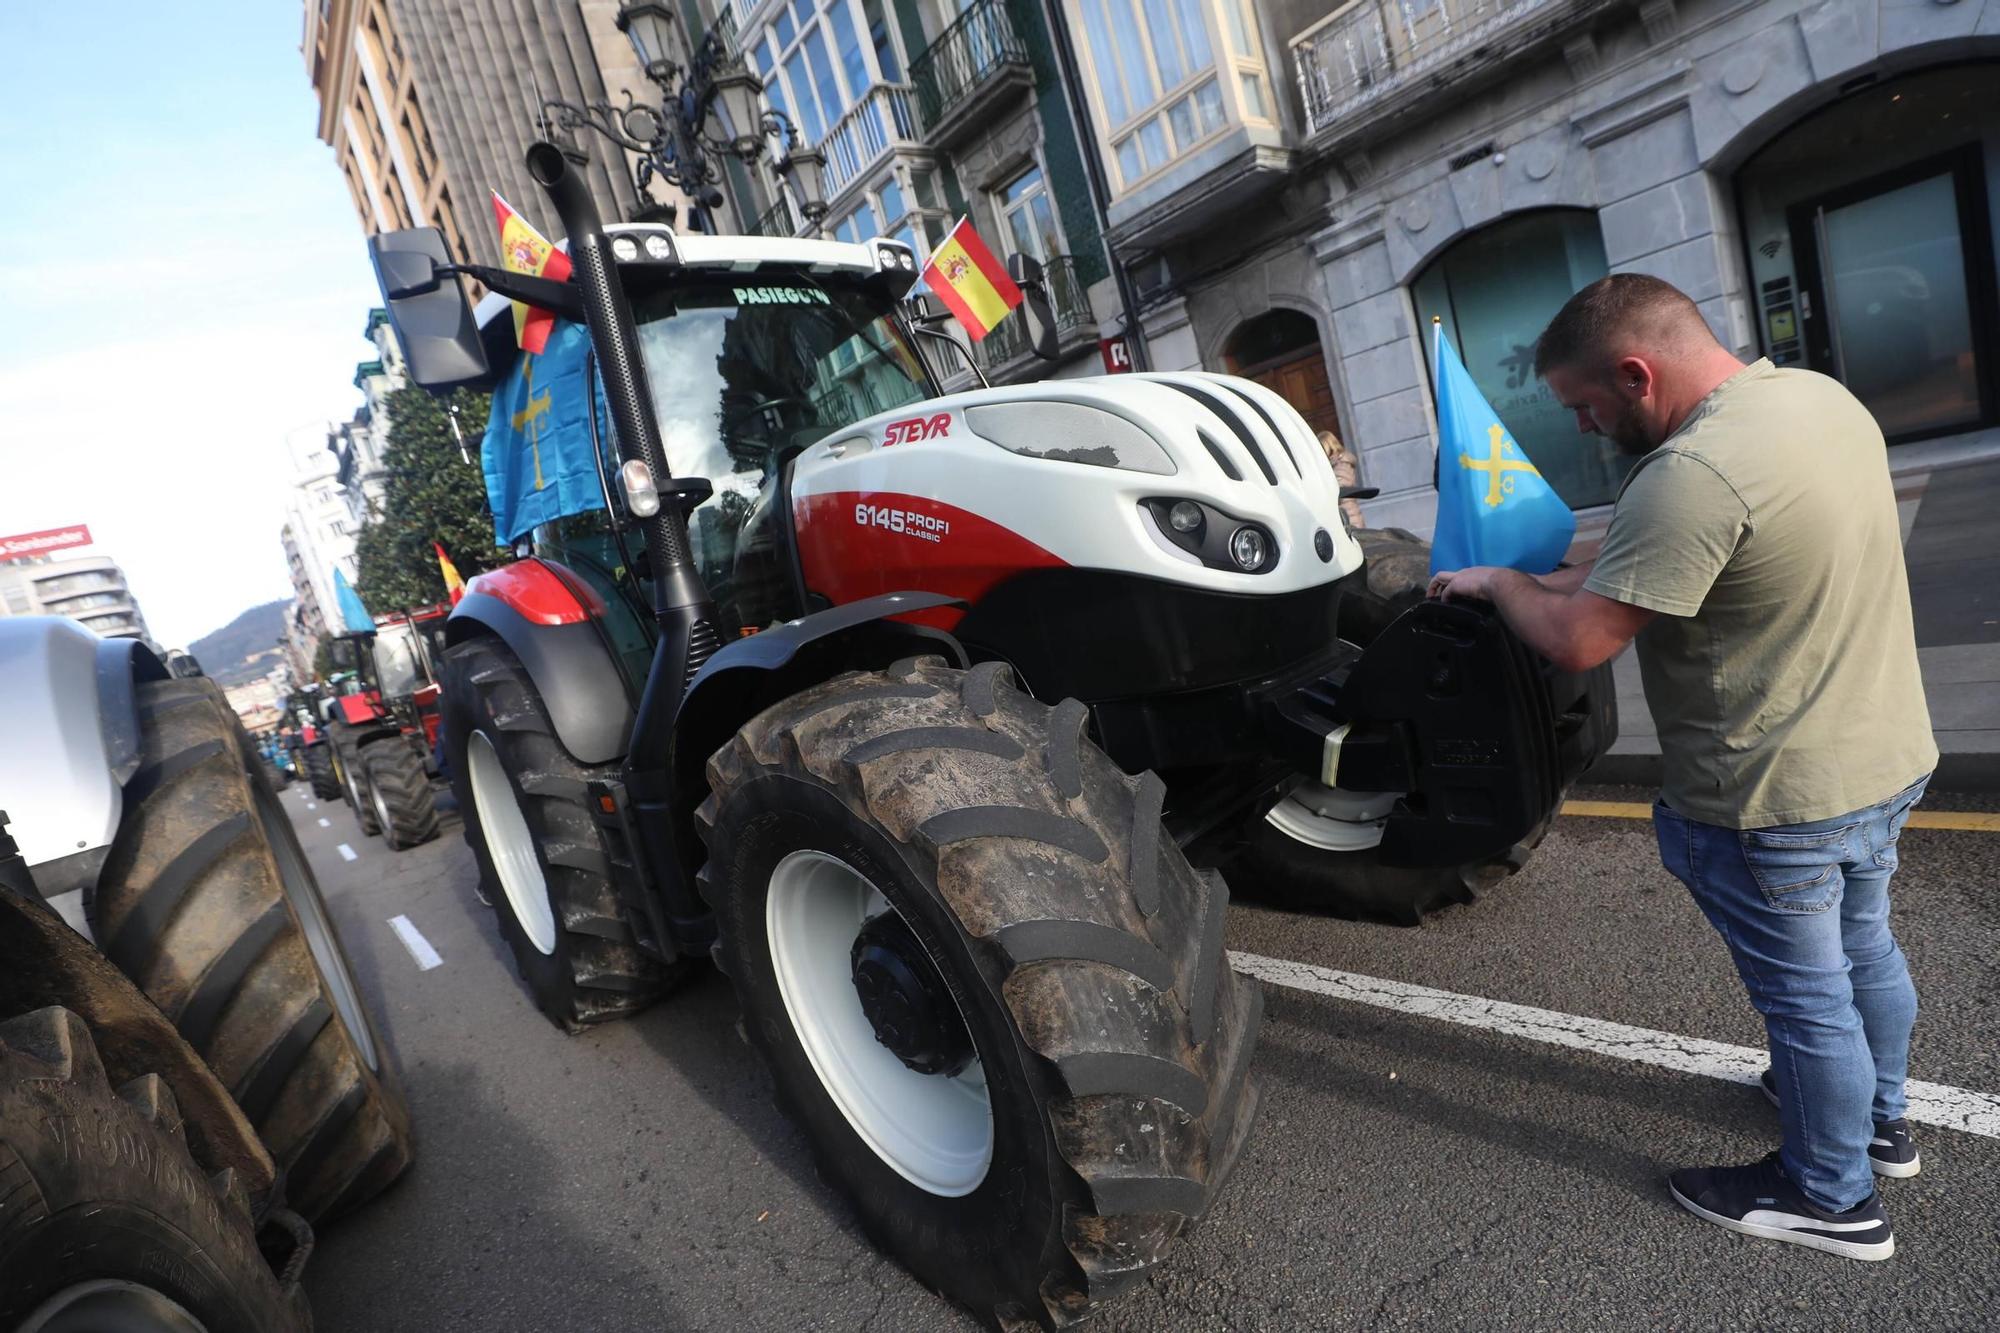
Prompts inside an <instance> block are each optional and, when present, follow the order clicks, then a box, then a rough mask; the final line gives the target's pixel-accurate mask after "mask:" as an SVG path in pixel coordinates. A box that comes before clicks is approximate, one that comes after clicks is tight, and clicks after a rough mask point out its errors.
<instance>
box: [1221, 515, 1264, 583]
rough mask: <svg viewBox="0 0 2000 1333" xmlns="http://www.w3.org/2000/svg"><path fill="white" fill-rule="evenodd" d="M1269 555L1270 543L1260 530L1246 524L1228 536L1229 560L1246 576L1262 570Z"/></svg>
mask: <svg viewBox="0 0 2000 1333" xmlns="http://www.w3.org/2000/svg"><path fill="white" fill-rule="evenodd" d="M1270 555H1271V541H1270V539H1269V538H1268V537H1266V536H1265V535H1264V530H1263V529H1262V528H1259V527H1255V526H1252V525H1250V524H1247V523H1246V524H1245V525H1244V526H1242V527H1240V528H1238V529H1236V531H1235V532H1233V533H1231V534H1230V536H1229V558H1230V559H1231V560H1234V561H1235V562H1236V567H1237V568H1238V569H1240V570H1242V571H1243V572H1244V573H1246V574H1250V573H1255V572H1256V571H1257V570H1260V569H1262V568H1263V567H1264V562H1265V561H1266V560H1267V559H1269V558H1270Z"/></svg>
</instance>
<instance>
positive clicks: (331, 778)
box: [299, 741, 340, 801]
mask: <svg viewBox="0 0 2000 1333" xmlns="http://www.w3.org/2000/svg"><path fill="white" fill-rule="evenodd" d="M299 756H300V757H299V764H300V766H301V767H303V768H304V769H305V771H306V780H307V781H308V782H310V783H312V794H313V795H314V796H316V797H318V798H319V799H320V800H322V801H331V800H333V799H334V798H335V797H337V796H339V795H340V779H339V778H338V777H336V776H335V775H334V771H333V746H332V744H331V743H329V742H327V741H321V742H319V743H318V744H316V745H308V746H306V747H305V748H304V749H303V750H300V751H299Z"/></svg>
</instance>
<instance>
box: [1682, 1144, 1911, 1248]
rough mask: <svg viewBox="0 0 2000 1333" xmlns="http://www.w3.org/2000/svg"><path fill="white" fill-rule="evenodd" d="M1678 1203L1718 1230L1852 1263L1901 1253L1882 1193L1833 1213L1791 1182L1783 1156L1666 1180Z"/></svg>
mask: <svg viewBox="0 0 2000 1333" xmlns="http://www.w3.org/2000/svg"><path fill="white" fill-rule="evenodd" d="M1667 1188H1668V1189H1669V1190H1671V1191H1672V1192H1673V1196H1674V1202H1675V1203H1678V1204H1679V1205H1680V1206H1681V1207H1683V1208H1685V1209H1687V1210H1688V1211H1689V1212H1691V1213H1693V1214H1694V1215H1695V1216H1696V1217H1700V1218H1705V1219H1707V1220H1708V1221H1710V1222H1713V1223H1715V1224H1716V1225H1717V1226H1719V1227H1727V1228H1729V1230H1731V1231H1740V1232H1742V1233H1743V1234H1744V1235H1746V1236H1761V1237H1763V1238H1764V1239H1765V1240H1782V1241H1789V1242H1790V1243H1791V1244H1793V1245H1805V1246H1809V1247H1811V1248H1812V1249H1815V1250H1825V1251H1826V1252H1827V1253H1829V1254H1840V1255H1845V1256H1846V1257H1848V1258H1849V1259H1887V1258H1888V1257H1889V1256H1890V1255H1892V1254H1894V1253H1895V1252H1896V1237H1895V1235H1894V1233H1893V1232H1891V1231H1890V1230H1889V1215H1888V1213H1887V1212H1885V1211H1884V1210H1883V1208H1882V1196H1881V1194H1880V1193H1875V1194H1871V1195H1869V1196H1868V1198H1867V1199H1866V1200H1865V1201H1864V1202H1862V1203H1859V1204H1857V1205H1855V1206H1854V1207H1852V1208H1850V1209H1848V1210H1847V1211H1846V1212H1844V1213H1830V1212H1828V1211H1827V1210H1826V1209H1824V1208H1821V1207H1819V1206H1818V1205H1817V1204H1815V1203H1814V1202H1813V1201H1812V1200H1811V1199H1808V1198H1807V1197H1806V1196H1805V1192H1804V1191H1803V1190H1801V1189H1800V1188H1799V1187H1798V1186H1797V1185H1794V1184H1793V1183H1792V1182H1791V1179H1790V1177H1788V1176H1786V1175H1785V1170H1784V1168H1783V1167H1781V1166H1780V1165H1778V1154H1776V1153H1772V1154H1771V1155H1770V1156H1768V1157H1766V1158H1765V1159H1764V1160H1763V1161H1761V1162H1755V1163H1752V1164H1751V1165H1749V1166H1707V1167H1695V1168H1691V1169H1689V1170H1686V1171H1676V1172H1674V1173H1673V1174H1672V1175H1670V1176H1668V1177H1667Z"/></svg>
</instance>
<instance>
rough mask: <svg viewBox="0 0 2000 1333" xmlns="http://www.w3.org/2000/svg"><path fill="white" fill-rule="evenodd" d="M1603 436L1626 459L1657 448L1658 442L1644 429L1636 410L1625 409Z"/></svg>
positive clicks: (1644, 425)
mask: <svg viewBox="0 0 2000 1333" xmlns="http://www.w3.org/2000/svg"><path fill="white" fill-rule="evenodd" d="M1605 436H1606V438H1607V439H1609V440H1610V441H1611V443H1612V446H1613V447H1614V448H1616V449H1617V450H1618V452H1619V453H1621V454H1624V455H1625V456H1626V457H1627V458H1639V457H1641V456H1643V455H1645V454H1650V453H1652V452H1653V450H1655V449H1657V448H1659V441H1657V440H1655V439H1654V438H1653V437H1652V433H1651V432H1650V431H1648V430H1647V429H1646V423H1645V422H1643V421H1641V420H1640V419H1639V412H1638V409H1637V408H1628V409H1626V412H1625V415H1623V416H1621V417H1619V418H1618V420H1616V421H1614V422H1613V423H1611V429H1610V430H1609V431H1607V432H1605Z"/></svg>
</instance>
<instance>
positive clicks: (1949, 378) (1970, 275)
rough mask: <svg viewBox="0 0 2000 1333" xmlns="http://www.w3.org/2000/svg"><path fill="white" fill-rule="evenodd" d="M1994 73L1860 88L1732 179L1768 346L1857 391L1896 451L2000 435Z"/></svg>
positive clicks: (1977, 69)
mask: <svg viewBox="0 0 2000 1333" xmlns="http://www.w3.org/2000/svg"><path fill="white" fill-rule="evenodd" d="M1996 72H2000V66H1995V65H1994V64H1991V63H1988V64H1983V65H1959V66H1954V67H1948V68H1944V69H1934V70H1927V71H1924V72H1922V73H1918V74H1910V75H1905V76H1903V77H1901V78H1898V79H1895V80H1892V81H1889V82H1886V83H1879V84H1876V85H1874V86H1872V87H1869V88H1866V89H1863V90H1862V91H1860V92H1858V93H1855V94H1854V95H1852V96H1850V97H1847V98H1843V99H1842V100H1840V101H1838V102H1835V103H1834V104H1833V105H1831V106H1828V107H1825V108H1823V109H1821V110H1819V111H1817V112H1814V113H1813V114H1811V115H1809V116H1807V117H1806V118H1804V119H1803V120H1801V121H1800V122H1798V123H1797V124H1795V125H1793V126H1792V127H1791V128H1790V129H1787V130H1785V131H1784V132H1782V133H1781V134H1779V135H1778V137H1777V138H1775V139H1773V140H1772V141H1771V142H1770V143H1769V144H1767V145H1766V146H1765V147H1764V148H1762V149H1760V150H1759V151H1758V152H1757V154H1756V155H1755V156H1753V157H1752V158H1750V160H1749V161H1748V162H1746V163H1745V164H1744V165H1743V168H1742V170H1741V171H1740V172H1739V173H1738V176H1737V181H1736V189H1737V200H1738V204H1739V208H1740V211H1741V215H1742V221H1743V238H1744V244H1745V247H1746V255H1747V260H1748V263H1749V266H1750V273H1751V283H1752V290H1753V292H1754V294H1755V299H1756V311H1757V333H1758V341H1759V344H1760V346H1761V347H1762V350H1763V351H1764V352H1765V353H1766V354H1767V355H1768V356H1770V358H1771V359H1772V360H1773V361H1775V362H1777V363H1778V364H1780V365H1799V366H1805V367H1807V368H1809V369H1812V370H1817V371H1820V372H1822V373H1824V374H1828V375H1832V376H1833V377H1835V378H1836V379H1839V380H1840V381H1841V382H1842V383H1844V384H1846V385H1847V387H1848V388H1849V389H1850V390H1851V391H1853V393H1854V395H1855V396H1856V397H1857V398H1859V399H1860V400H1861V401H1862V402H1863V403H1864V404H1866V405H1867V407H1868V409H1869V411H1871V412H1873V413H1874V414H1875V419H1876V421H1877V422H1879V423H1880V425H1881V427H1882V433H1883V434H1884V435H1885V436H1887V437H1888V439H1889V441H1890V442H1891V443H1897V442H1900V441H1904V440H1916V439H1925V438H1929V437H1934V436H1938V435H1948V434H1954V433H1957V432H1960V431H1966V430H1971V429H1976V428H1978V427H1981V426H1988V425H1993V424H1996V423H2000V402H1996V399H2000V393H1996V390H2000V369H1996V363H2000V330H1996V322H2000V317H1996V313H1995V284H1994V278H1993V274H1994V267H1995V259H1996V251H1995V246H1996V240H1995V236H1994V231H1993V227H1992V222H1991V219H1992V217H1993V215H1994V204H1995V200H1994V195H1993V192H1994V190H1995V189H1996V187H2000V180H1996V179H1995V175H1996V173H1995V172H1993V171H1991V170H1989V169H1988V164H1989V162H1991V161H1992V160H1993V159H1994V158H1995V156H1996V155H2000V102H1997V101H1996V100H1995V99H1994V98H1993V96H1992V93H1991V88H1992V84H1993V77H1994V74H1995V73H1996Z"/></svg>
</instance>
